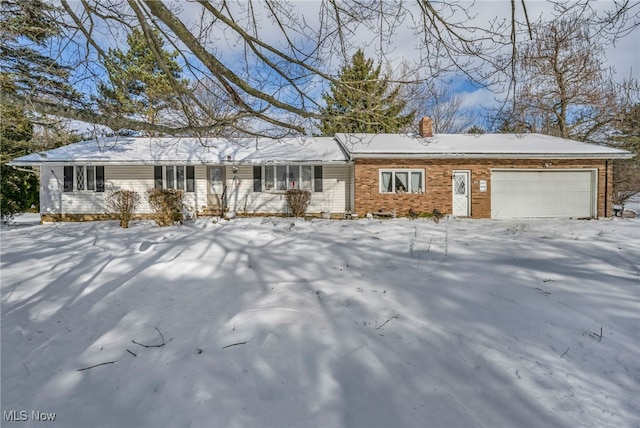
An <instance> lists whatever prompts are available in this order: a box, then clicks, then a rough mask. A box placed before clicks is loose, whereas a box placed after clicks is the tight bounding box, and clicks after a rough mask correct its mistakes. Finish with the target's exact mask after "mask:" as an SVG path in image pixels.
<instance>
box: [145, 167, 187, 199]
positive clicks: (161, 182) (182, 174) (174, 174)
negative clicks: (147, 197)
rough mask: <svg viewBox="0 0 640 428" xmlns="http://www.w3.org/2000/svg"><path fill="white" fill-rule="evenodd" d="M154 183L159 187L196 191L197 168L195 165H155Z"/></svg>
mask: <svg viewBox="0 0 640 428" xmlns="http://www.w3.org/2000/svg"><path fill="white" fill-rule="evenodd" d="M153 185H154V187H156V188H159V189H176V190H186V191H187V192H189V193H191V192H195V187H196V186H195V168H194V166H193V165H186V166H185V165H166V166H154V167H153Z"/></svg>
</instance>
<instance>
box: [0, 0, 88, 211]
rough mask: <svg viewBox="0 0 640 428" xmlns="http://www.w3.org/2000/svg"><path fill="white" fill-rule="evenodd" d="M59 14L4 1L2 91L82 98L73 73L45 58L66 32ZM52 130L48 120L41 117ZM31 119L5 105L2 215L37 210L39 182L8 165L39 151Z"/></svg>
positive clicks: (40, 5)
mask: <svg viewBox="0 0 640 428" xmlns="http://www.w3.org/2000/svg"><path fill="white" fill-rule="evenodd" d="M55 13H57V9H56V8H55V7H54V6H53V5H51V4H50V3H48V2H44V1H41V0H31V1H17V0H2V2H0V92H2V93H3V94H11V95H15V96H16V97H17V98H21V97H29V96H30V95H31V94H33V93H37V94H38V95H39V96H40V97H41V98H42V99H46V100H47V101H50V102H59V101H61V100H72V101H75V100H77V99H78V93H77V92H76V91H75V90H74V89H73V88H72V87H71V85H70V84H69V71H70V70H69V68H68V67H64V66H62V65H60V64H59V63H58V62H57V61H56V60H55V59H53V58H51V57H49V56H47V55H46V54H45V53H46V52H47V51H48V50H49V48H50V47H51V46H50V45H49V42H50V40H52V39H53V38H55V37H56V36H58V35H59V34H60V32H61V30H60V26H59V25H58V24H57V22H56V20H55V19H54V17H53V15H55ZM39 119H40V120H39V122H40V124H41V125H42V126H47V125H48V124H49V123H50V122H51V121H50V119H49V118H46V117H42V118H39ZM32 137H33V124H32V118H30V117H28V116H27V115H26V114H25V111H24V110H23V109H22V108H19V107H16V106H14V105H12V104H10V103H7V104H3V105H0V216H1V217H2V221H7V220H8V219H10V218H12V217H13V215H14V214H16V213H19V212H23V211H25V210H27V209H29V208H30V207H31V206H32V205H36V206H37V205H38V200H39V197H38V177H37V176H36V175H35V174H33V173H29V172H25V171H19V170H16V169H14V168H12V167H9V166H7V165H6V163H7V162H8V161H10V160H11V159H14V158H16V157H19V156H23V155H26V154H29V153H33V152H35V151H37V150H39V149H40V147H38V146H37V144H35V143H34V141H33V138H32Z"/></svg>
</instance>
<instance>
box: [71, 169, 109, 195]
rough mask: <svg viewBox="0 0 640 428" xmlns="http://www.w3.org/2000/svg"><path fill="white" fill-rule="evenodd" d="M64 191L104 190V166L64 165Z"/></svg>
mask: <svg viewBox="0 0 640 428" xmlns="http://www.w3.org/2000/svg"><path fill="white" fill-rule="evenodd" d="M63 175H64V185H63V186H64V188H63V191H64V192H104V166H100V165H98V166H96V165H66V166H64V167H63Z"/></svg>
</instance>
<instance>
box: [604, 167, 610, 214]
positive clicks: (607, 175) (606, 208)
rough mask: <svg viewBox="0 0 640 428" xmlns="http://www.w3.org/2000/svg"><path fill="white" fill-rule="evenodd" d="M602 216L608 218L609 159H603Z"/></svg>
mask: <svg viewBox="0 0 640 428" xmlns="http://www.w3.org/2000/svg"><path fill="white" fill-rule="evenodd" d="M604 169H605V174H604V216H605V218H606V217H609V216H608V215H607V214H608V213H609V210H608V205H609V159H605V161H604Z"/></svg>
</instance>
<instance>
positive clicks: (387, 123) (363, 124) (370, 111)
mask: <svg viewBox="0 0 640 428" xmlns="http://www.w3.org/2000/svg"><path fill="white" fill-rule="evenodd" d="M380 70H381V66H380V65H378V66H377V67H374V64H373V60H372V59H367V58H365V56H364V52H363V51H362V50H358V51H357V52H356V53H355V55H353V57H352V59H351V63H349V64H346V65H345V66H344V67H342V69H341V70H340V75H339V81H338V82H332V83H331V85H330V92H329V93H324V94H323V95H322V98H323V100H324V102H325V104H326V107H324V108H322V109H321V113H322V118H321V122H320V131H321V132H322V135H333V134H335V133H338V132H346V133H394V132H399V131H400V130H402V129H403V128H406V127H407V126H409V125H410V124H411V123H412V122H413V117H414V112H409V113H405V110H406V109H405V107H406V101H403V100H401V99H399V95H400V89H401V88H400V86H395V87H394V86H392V85H391V84H390V82H389V76H381V74H380ZM403 113H404V114H403Z"/></svg>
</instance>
